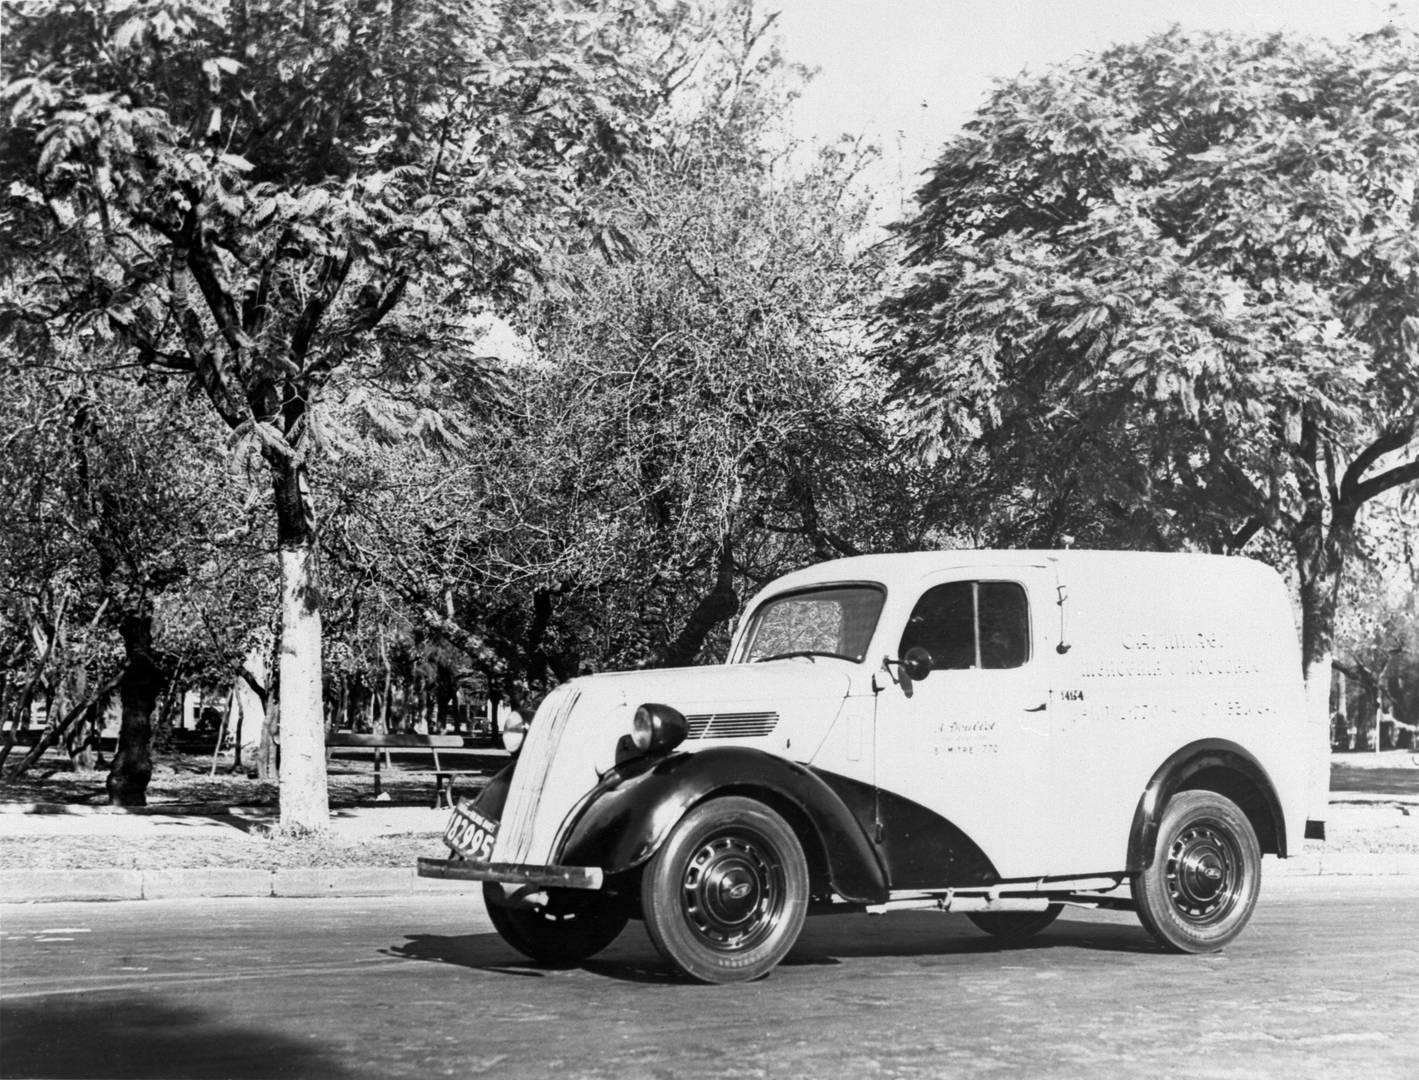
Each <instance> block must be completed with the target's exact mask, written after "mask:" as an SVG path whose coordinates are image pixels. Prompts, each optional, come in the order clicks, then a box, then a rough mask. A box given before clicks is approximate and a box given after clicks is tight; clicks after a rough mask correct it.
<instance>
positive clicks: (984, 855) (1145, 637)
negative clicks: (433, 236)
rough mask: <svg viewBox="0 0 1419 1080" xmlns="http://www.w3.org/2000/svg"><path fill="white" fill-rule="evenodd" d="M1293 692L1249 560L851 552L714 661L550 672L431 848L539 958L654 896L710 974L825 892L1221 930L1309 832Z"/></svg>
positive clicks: (1190, 944) (762, 610) (776, 954)
mask: <svg viewBox="0 0 1419 1080" xmlns="http://www.w3.org/2000/svg"><path fill="white" fill-rule="evenodd" d="M1305 716H1306V711H1305V703H1304V689H1303V684H1302V676H1301V660H1300V653H1299V648H1298V645H1297V637H1296V632H1295V625H1294V622H1293V619H1292V613H1291V608H1290V604H1289V601H1288V598H1287V595H1286V592H1285V588H1284V586H1283V584H1282V582H1281V580H1280V579H1279V577H1278V576H1277V575H1276V574H1275V572H1274V571H1272V570H1271V569H1269V568H1268V567H1266V566H1264V565H1262V564H1260V563H1257V562H1253V561H1251V560H1248V559H1244V558H1222V557H1217V556H1208V555H1180V554H1148V553H1122V552H1076V551H1053V552H1030V551H942V552H929V553H917V554H901V555H878V556H863V557H858V558H849V559H842V560H838V561H834V562H827V563H822V564H819V565H815V566H812V567H809V568H807V569H805V570H801V571H799V572H797V573H793V574H790V575H788V576H786V577H784V578H782V579H780V580H778V581H775V582H773V583H772V584H771V585H770V586H768V587H767V588H765V589H763V590H762V591H761V592H760V593H759V594H758V595H757V596H755V597H754V598H753V599H752V600H751V601H750V603H749V604H748V605H747V606H746V609H745V614H744V617H743V618H742V620H741V621H740V623H739V625H738V627H737V628H736V631H735V634H734V637H733V641H732V644H731V647H730V652H729V655H728V659H727V662H726V663H725V664H723V665H715V666H704V667H694V668H681V669H673V670H660V671H640V672H628V673H621V674H607V675H595V676H589V677H585V678H580V679H576V680H574V681H573V682H570V683H567V684H565V685H563V686H560V687H558V688H557V689H556V690H554V691H553V692H552V693H551V694H549V695H548V696H547V698H546V699H545V700H544V701H543V702H542V704H541V706H540V708H539V709H538V710H537V713H536V716H535V717H534V718H533V720H532V721H531V723H530V724H529V725H528V726H527V729H526V733H525V739H524V741H523V742H522V745H521V748H520V750H519V751H518V753H517V755H516V757H515V760H514V763H513V764H512V765H511V766H510V767H509V768H508V769H507V770H505V771H504V772H503V773H501V774H500V775H499V776H497V777H496V778H495V779H494V780H493V781H491V782H490V783H489V785H488V786H487V787H486V788H485V789H484V790H483V791H482V792H481V794H480V795H479V796H478V797H477V798H476V799H475V800H473V801H472V802H471V803H470V802H466V801H465V802H461V803H460V805H459V806H458V807H457V808H456V810H455V813H454V817H453V821H452V822H451V823H450V826H449V830H448V833H447V836H446V840H447V842H448V845H449V846H450V847H451V848H452V849H453V856H454V857H453V858H451V859H421V860H420V861H419V873H420V874H423V875H425V876H431V877H446V878H461V879H472V880H479V881H482V882H484V895H485V897H486V900H487V904H488V909H489V913H490V915H491V917H492V919H493V922H494V925H495V926H496V927H497V928H498V930H499V932H500V933H501V934H502V935H503V936H504V937H505V938H506V939H507V941H508V943H509V944H511V945H512V946H513V947H514V948H516V949H518V950H520V951H522V952H523V953H525V954H526V955H528V956H530V957H533V958H534V959H540V960H546V961H554V962H555V961H561V962H575V961H577V960H579V959H581V958H584V957H586V956H589V955H591V954H592V953H594V952H596V951H598V950H600V949H601V948H603V947H605V946H606V945H607V944H609V943H610V941H611V940H613V939H614V938H615V937H616V935H617V934H619V933H620V931H621V930H622V929H623V928H624V926H625V924H626V921H627V920H628V919H630V918H641V919H644V920H645V924H646V928H647V930H648V931H649V934H650V937H651V939H652V940H653V941H654V942H655V945H656V947H657V948H658V949H659V950H660V951H661V953H662V954H663V955H664V956H665V958H666V959H667V960H668V961H669V962H670V963H671V964H672V965H673V966H675V967H676V968H678V969H679V970H680V971H681V972H683V973H684V974H685V975H688V976H689V977H691V978H694V979H699V980H703V981H708V982H728V981H735V980H741V979H750V978H754V977H756V976H758V975H761V974H763V973H765V972H767V971H768V970H769V969H771V968H772V967H773V966H774V965H775V964H777V963H778V962H779V960H780V959H782V957H783V956H784V955H785V953H787V951H788V950H789V949H790V948H791V947H792V945H793V942H794V940H795V939H796V937H797V935H798V933H799V930H800V928H801V927H802V924H803V919H804V917H805V916H806V915H809V914H814V913H817V912H842V911H853V910H869V911H884V910H891V909H894V908H900V907H922V906H929V907H934V908H938V909H941V910H949V911H964V912H966V913H967V914H968V915H970V917H971V918H972V919H973V920H974V921H975V922H976V923H977V925H978V926H980V927H981V928H982V929H983V930H985V931H986V932H987V933H990V934H993V935H996V936H998V937H1000V938H1002V939H1013V940H1018V939H1020V938H1023V937H1025V936H1028V935H1029V934H1032V933H1035V932H1037V931H1038V930H1040V929H1042V928H1043V927H1045V926H1046V925H1048V924H1049V922H1050V921H1051V920H1052V919H1053V918H1054V917H1055V916H1056V915H1057V914H1058V913H1059V911H1060V910H1061V906H1062V905H1063V904H1085V905H1105V906H1127V907H1131V908H1132V909H1134V910H1136V911H1137V913H1138V917H1139V920H1140V921H1141V922H1142V924H1143V926H1144V927H1145V928H1147V930H1148V931H1149V932H1151V933H1152V934H1153V935H1154V936H1155V937H1156V938H1157V939H1158V940H1159V941H1160V942H1162V943H1163V944H1164V945H1165V946H1166V947H1168V948H1170V949H1174V950H1180V951H1184V952H1204V951H1209V950H1214V949H1218V948H1220V947H1222V946H1223V945H1225V944H1226V943H1227V942H1229V941H1231V940H1232V939H1233V938H1234V937H1235V936H1236V935H1237V934H1238V933H1239V932H1240V931H1241V929H1242V927H1243V926H1244V925H1245V924H1246V922H1247V920H1248V918H1249V917H1250V915H1251V912H1252V908H1253V906H1254V904H1255V902H1256V898H1257V891H1258V888H1259V885H1260V875H1261V865H1262V864H1261V856H1262V854H1263V853H1268V852H1270V853H1275V854H1276V855H1279V856H1281V857H1285V856H1287V855H1289V854H1292V853H1294V852H1296V851H1297V850H1298V849H1299V847H1300V844H1301V841H1302V838H1303V836H1304V835H1305V833H1306V829H1307V796H1308V790H1307V783H1308V779H1309V776H1308V773H1309V769H1308V766H1309V765H1310V764H1311V763H1310V762H1309V761H1308V756H1309V755H1310V754H1311V753H1312V752H1313V750H1312V749H1310V748H1313V747H1314V745H1315V740H1313V739H1308V738H1307V737H1306V734H1305ZM1125 885H1127V886H1128V888H1127V894H1126V895H1125V894H1124V892H1123V887H1124V886H1125Z"/></svg>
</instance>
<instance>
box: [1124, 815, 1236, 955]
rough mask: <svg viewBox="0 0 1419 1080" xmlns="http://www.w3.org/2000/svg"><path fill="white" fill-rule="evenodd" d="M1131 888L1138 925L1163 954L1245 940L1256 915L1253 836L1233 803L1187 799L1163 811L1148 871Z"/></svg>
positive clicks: (1208, 949) (1199, 950) (1203, 949)
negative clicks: (1243, 935) (1244, 934)
mask: <svg viewBox="0 0 1419 1080" xmlns="http://www.w3.org/2000/svg"><path fill="white" fill-rule="evenodd" d="M1130 887H1131V889H1132V891H1133V902H1134V905H1135V906H1136V908H1137V910H1138V921H1139V922H1141V923H1142V924H1143V928H1144V929H1145V930H1147V931H1148V932H1149V933H1150V934H1152V935H1153V936H1154V937H1155V938H1157V939H1158V941H1159V942H1161V943H1162V945H1163V946H1164V948H1167V949H1169V950H1170V951H1172V952H1184V953H1205V952H1215V951H1216V950H1217V949H1220V948H1222V947H1223V946H1224V945H1226V944H1227V943H1228V942H1230V941H1231V940H1232V939H1233V938H1235V937H1236V936H1237V935H1238V934H1240V933H1241V932H1242V927H1244V926H1246V924H1247V920H1248V919H1250V918H1251V913H1252V910H1253V909H1254V908H1255V907H1256V897H1257V893H1258V892H1259V891H1260V889H1261V848H1260V846H1259V845H1258V844H1257V842H1256V832H1255V831H1254V830H1253V829H1252V827H1251V822H1250V821H1248V820H1247V816H1246V815H1245V814H1243V813H1242V811H1241V810H1240V808H1238V806H1237V804H1236V803H1234V802H1232V800H1231V799H1228V798H1225V797H1223V796H1221V795H1218V794H1217V793H1216V792H1213V791H1184V792H1183V793H1182V794H1180V795H1175V796H1173V798H1172V799H1171V800H1169V802H1168V805H1167V808H1166V809H1165V810H1164V811H1163V820H1162V821H1161V822H1159V824H1158V844H1157V848H1156V849H1155V851H1154V853H1153V865H1152V866H1150V867H1149V868H1148V869H1147V870H1144V871H1143V872H1142V873H1139V874H1137V875H1136V876H1135V877H1134V878H1133V881H1132V882H1131V883H1130Z"/></svg>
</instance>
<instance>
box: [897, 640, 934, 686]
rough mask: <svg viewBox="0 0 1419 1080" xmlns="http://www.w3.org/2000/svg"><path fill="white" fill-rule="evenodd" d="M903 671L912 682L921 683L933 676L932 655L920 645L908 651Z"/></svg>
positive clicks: (903, 660)
mask: <svg viewBox="0 0 1419 1080" xmlns="http://www.w3.org/2000/svg"><path fill="white" fill-rule="evenodd" d="M902 670H903V671H904V672H906V675H907V678H908V679H910V680H911V681H912V682H921V680H922V679H924V678H926V677H927V676H928V675H930V674H931V653H929V652H927V651H926V650H925V649H923V648H922V647H921V646H920V645H916V646H914V647H912V648H910V649H908V650H907V654H906V655H905V656H904V657H902Z"/></svg>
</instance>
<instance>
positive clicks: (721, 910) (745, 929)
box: [681, 832, 785, 952]
mask: <svg viewBox="0 0 1419 1080" xmlns="http://www.w3.org/2000/svg"><path fill="white" fill-rule="evenodd" d="M784 888H785V886H784V875H783V868H782V866H780V864H779V860H778V858H777V855H776V853H775V852H774V850H773V848H772V847H771V846H770V845H768V844H767V843H765V842H764V841H763V840H762V839H761V838H760V837H758V836H756V835H754V834H751V833H747V832H734V833H724V834H720V835H718V836H712V837H710V838H709V839H707V840H705V841H704V843H702V844H701V845H700V847H699V849H698V850H696V852H695V854H694V855H693V856H692V857H691V859H690V861H689V863H688V865H687V866H686V867H685V877H684V882H683V889H682V891H681V902H682V904H683V907H684V912H685V918H686V921H687V923H688V924H689V926H690V927H691V928H692V929H693V930H694V931H695V933H696V934H697V935H698V936H699V938H700V939H701V940H702V941H703V942H704V943H705V944H707V945H709V946H711V947H712V948H715V949H719V950H721V951H723V952H741V951H743V950H745V949H752V948H753V947H754V946H755V945H757V944H759V943H760V942H761V941H763V940H764V939H765V938H766V937H768V936H769V935H770V934H771V933H772V932H773V929H774V927H775V926H777V925H778V922H779V919H780V918H781V917H782V915H783V901H784Z"/></svg>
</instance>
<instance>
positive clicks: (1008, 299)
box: [882, 30, 1419, 551]
mask: <svg viewBox="0 0 1419 1080" xmlns="http://www.w3.org/2000/svg"><path fill="white" fill-rule="evenodd" d="M1415 57H1416V46H1415V41H1414V39H1413V38H1412V36H1411V35H1409V34H1407V33H1405V32H1401V31H1398V30H1387V31H1385V32H1383V33H1380V34H1376V35H1372V36H1370V37H1366V38H1361V39H1357V40H1355V41H1352V42H1349V43H1346V44H1342V45H1331V44H1323V43H1308V42H1297V41H1292V40H1289V39H1286V38H1282V37H1273V38H1267V39H1264V40H1260V41H1253V40H1245V39H1239V38H1232V37H1229V36H1226V35H1205V36H1194V37H1189V36H1187V35H1184V34H1182V33H1181V32H1178V31H1172V32H1169V33H1167V34H1163V35H1161V36H1157V37H1154V38H1152V39H1149V40H1148V41H1145V42H1144V43H1142V44H1140V45H1135V46H1124V47H1118V48H1115V49H1112V50H1110V51H1108V52H1105V53H1102V54H1099V55H1093V56H1086V57H1083V58H1081V59H1079V60H1076V61H1074V62H1073V63H1071V64H1070V65H1068V66H1066V67H1063V68H1059V69H1056V70H1052V71H1050V72H1048V73H1047V74H1045V75H1042V76H1037V77H1036V76H1022V77H1020V78H1018V79H1015V80H1012V81H1010V82H1006V83H1003V84H1002V85H1000V86H999V87H998V89H997V90H996V91H995V92H994V93H993V94H992V95H991V97H990V99H989V101H988V102H987V103H986V104H985V105H984V106H983V107H982V108H981V110H980V111H979V113H978V114H977V116H976V118H975V119H974V120H973V121H972V122H971V123H970V124H968V125H967V131H966V133H965V134H963V135H962V136H961V137H959V138H957V139H956V140H954V141H952V142H951V143H950V144H949V145H948V146H947V147H946V149H945V151H944V152H943V155H942V157H941V159H940V161H939V162H938V163H937V165H936V167H935V169H934V170H933V173H932V176H931V179H930V180H929V182H928V183H927V185H926V186H925V187H924V188H923V189H922V191H921V192H920V196H919V198H920V201H921V210H920V213H919V214H918V215H917V217H916V218H914V219H913V220H912V221H910V222H909V223H907V224H906V225H905V226H904V228H903V236H904V240H905V242H906V243H907V245H908V250H909V255H908V259H907V262H908V265H909V270H908V272H907V273H906V274H905V275H904V277H903V279H902V281H901V283H900V285H899V286H898V288H897V289H896V290H895V292H894V293H893V294H892V295H891V296H890V297H889V298H888V300H887V302H886V303H885V304H884V306H883V309H882V315H883V320H884V321H883V324H882V334H883V338H882V355H883V357H884V359H885V360H886V361H887V363H888V364H889V366H890V367H891V369H892V370H893V371H894V372H895V373H896V374H897V376H898V380H899V381H898V384H897V385H898V393H899V395H900V396H901V398H902V400H903V401H904V402H906V403H907V405H908V406H909V408H910V410H911V417H912V423H913V429H914V435H915V439H916V443H917V446H918V449H919V450H920V451H921V452H922V453H923V454H924V455H926V456H927V457H928V458H936V457H940V456H943V455H952V454H956V455H960V457H961V459H962V461H961V463H962V467H963V468H964V469H965V471H966V472H967V474H968V475H969V474H970V473H972V472H973V471H978V470H977V469H974V468H973V467H975V466H979V467H984V468H988V469H989V470H990V471H991V473H992V474H993V475H994V476H996V477H1001V478H1003V479H1004V481H1005V482H1004V484H1002V485H996V486H997V487H1004V488H1005V489H1006V490H1008V491H1011V492H1012V496H1013V498H1014V499H1015V500H1018V508H1017V513H1016V515H1015V517H1014V519H1013V520H1009V521H1007V522H1005V523H1003V525H1004V531H1005V533H1006V534H1007V535H1010V536H1012V537H1013V538H1014V539H1015V540H1017V541H1029V540H1033V541H1046V542H1055V543H1057V542H1058V541H1059V537H1060V535H1061V534H1062V533H1065V532H1074V533H1076V534H1078V535H1080V536H1082V537H1085V538H1087V539H1089V540H1090V541H1092V542H1095V543H1104V542H1108V543H1126V544H1130V545H1132V544H1139V543H1142V544H1147V545H1149V546H1163V547H1176V546H1179V545H1199V546H1201V547H1203V548H1205V549H1210V550H1219V551H1220V550H1230V549H1235V548H1237V547H1239V546H1241V545H1242V544H1243V543H1245V541H1246V540H1247V539H1248V538H1249V537H1250V536H1251V535H1253V534H1254V533H1255V531H1256V529H1257V528H1258V527H1260V526H1262V525H1265V526H1271V527H1281V528H1283V529H1284V528H1286V527H1287V523H1291V524H1293V525H1294V524H1298V523H1299V521H1300V519H1301V518H1302V516H1303V515H1304V513H1305V512H1306V503H1307V499H1308V495H1307V492H1306V486H1307V484H1308V483H1314V482H1315V481H1317V480H1318V481H1319V482H1320V483H1321V484H1325V483H1326V482H1327V480H1326V475H1327V474H1326V473H1325V472H1324V471H1323V472H1322V473H1321V475H1319V476H1315V475H1313V473H1314V470H1316V469H1321V470H1329V477H1330V478H1331V482H1332V483H1333V484H1334V485H1335V486H1336V489H1337V490H1336V495H1337V496H1343V495H1345V494H1347V492H1350V493H1354V494H1357V495H1369V494H1371V493H1373V492H1375V491H1376V490H1378V489H1379V488H1381V487H1383V486H1388V485H1390V484H1395V483H1400V482H1403V481H1404V480H1406V479H1412V478H1413V473H1414V470H1413V468H1410V469H1409V470H1407V471H1403V472H1401V473H1395V474H1388V476H1387V479H1384V480H1378V479H1376V478H1375V477H1373V476H1372V475H1370V470H1371V469H1372V468H1373V466H1375V465H1376V464H1377V459H1379V458H1380V457H1382V456H1383V455H1384V454H1385V453H1390V452H1393V451H1398V450H1401V449H1402V448H1404V447H1405V446H1407V445H1409V444H1410V441H1411V440H1412V439H1413V437H1414V435H1415V408H1416V393H1419V366H1417V365H1416V356H1419V353H1416V349H1419V317H1416V316H1419V292H1416V289H1415V284H1416V278H1415V270H1416V266H1419V263H1416V255H1419V248H1416V243H1419V241H1416V234H1415V231H1414V227H1413V222H1414V213H1415V209H1414V208H1415V205H1416V204H1415V202H1414V181H1413V177H1414V175H1415V167H1416V164H1419V136H1416V126H1415V118H1416V114H1417V113H1419V80H1416V76H1415V74H1414V60H1415ZM1312 444H1313V445H1312ZM1308 446H1311V449H1308ZM981 452H984V453H983V456H979V457H973V456H972V455H973V454H981ZM1308 455H1309V456H1308ZM1347 466H1349V471H1348V472H1347V471H1346V469H1347ZM1337 474H1339V475H1337Z"/></svg>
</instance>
